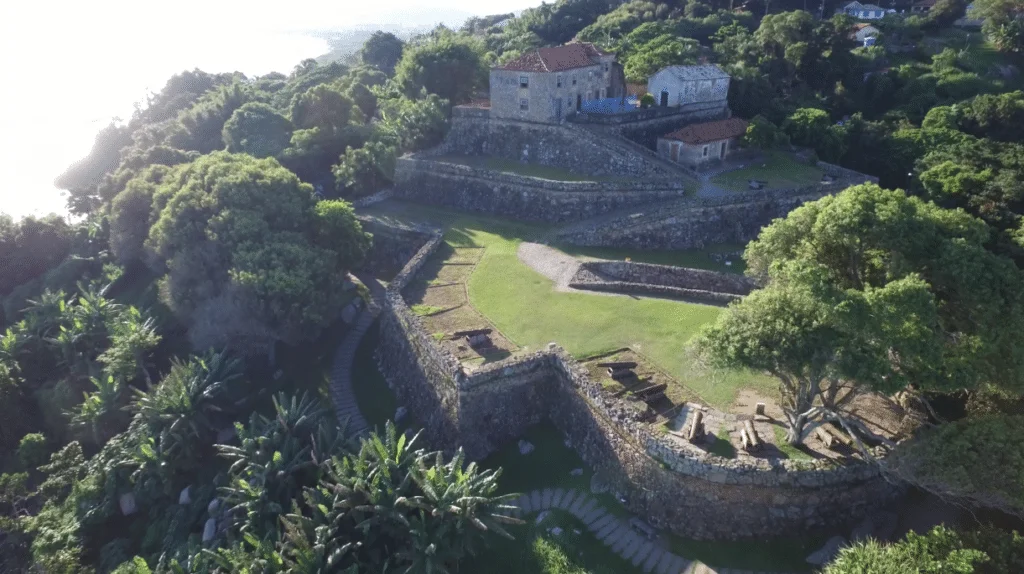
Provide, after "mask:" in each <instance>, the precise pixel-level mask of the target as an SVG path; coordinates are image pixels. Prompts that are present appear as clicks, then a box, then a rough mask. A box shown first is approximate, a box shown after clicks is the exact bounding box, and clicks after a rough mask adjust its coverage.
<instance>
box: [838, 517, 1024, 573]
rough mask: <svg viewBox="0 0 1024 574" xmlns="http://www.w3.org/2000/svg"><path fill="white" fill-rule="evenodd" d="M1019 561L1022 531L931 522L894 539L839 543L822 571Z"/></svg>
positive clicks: (1000, 567) (942, 569)
mask: <svg viewBox="0 0 1024 574" xmlns="http://www.w3.org/2000/svg"><path fill="white" fill-rule="evenodd" d="M1022 567H1024V537H1021V536H1020V535H1019V534H1018V533H1017V532H1005V531H1001V530H997V529H994V528H983V529H981V530H978V531H967V532H957V531H955V530H951V529H949V528H946V527H943V526H936V527H935V528H933V529H932V530H931V531H929V532H928V533H927V534H924V535H920V534H915V533H914V532H910V533H909V534H907V537H906V538H905V539H903V540H901V541H899V542H897V543H895V544H890V545H883V544H880V543H878V542H876V541H874V540H868V541H866V542H860V543H857V544H855V545H853V546H848V547H846V548H843V549H842V550H840V551H839V556H838V557H837V558H836V560H835V562H833V563H831V564H829V565H828V566H827V567H826V568H825V570H824V572H823V574H860V573H862V572H871V573H878V574H899V573H901V572H915V573H919V574H947V573H948V574H1002V573H1004V572H1018V571H1020V569H1021V568H1022Z"/></svg>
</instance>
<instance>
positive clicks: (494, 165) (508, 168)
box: [431, 155, 632, 182]
mask: <svg viewBox="0 0 1024 574" xmlns="http://www.w3.org/2000/svg"><path fill="white" fill-rule="evenodd" d="M431 159H435V160H437V161H443V162H447V163H455V164H459V165H465V166H469V167H475V168H477V169H488V170H492V171H501V172H505V173H512V174H515V175H524V176H527V177H536V178H540V179H549V180H552V181H620V182H621V181H631V179H632V178H629V177H625V176H605V175H587V174H585V173H580V172H576V171H572V170H568V169H564V168H561V167H551V166H547V165H538V164H534V163H523V162H519V161H515V160H511V159H504V158H500V157H483V156H469V155H444V156H438V157H435V158H431Z"/></svg>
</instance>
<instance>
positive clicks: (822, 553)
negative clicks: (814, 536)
mask: <svg viewBox="0 0 1024 574" xmlns="http://www.w3.org/2000/svg"><path fill="white" fill-rule="evenodd" d="M845 545H846V539H845V538H843V537H842V536H833V537H832V538H829V539H828V542H826V543H825V545H824V546H822V547H821V548H819V549H817V550H815V551H814V552H811V554H810V555H809V556H808V557H807V563H808V564H813V565H815V566H824V565H825V564H828V563H829V562H831V561H832V559H833V558H835V557H836V554H839V549H840V548H842V547H843V546H845Z"/></svg>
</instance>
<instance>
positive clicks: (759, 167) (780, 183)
mask: <svg viewBox="0 0 1024 574" xmlns="http://www.w3.org/2000/svg"><path fill="white" fill-rule="evenodd" d="M821 176H822V171H821V170H820V169H818V168H817V167H814V166H812V165H810V164H807V163H803V162H800V161H797V160H796V159H795V158H794V157H793V156H792V155H790V154H787V153H784V152H768V153H766V154H765V158H764V159H763V160H760V161H757V162H755V163H754V164H753V165H751V166H749V167H745V168H743V169H738V170H736V171H730V172H728V173H723V174H722V175H719V176H716V177H713V178H711V183H713V184H715V185H718V186H720V187H724V188H726V189H731V190H733V191H747V190H749V189H750V187H749V185H748V182H749V180H751V179H756V180H759V181H767V182H768V184H767V185H766V186H765V189H786V188H791V187H803V186H805V185H812V184H815V183H818V182H820V181H821Z"/></svg>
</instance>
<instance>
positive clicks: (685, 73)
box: [657, 64, 729, 81]
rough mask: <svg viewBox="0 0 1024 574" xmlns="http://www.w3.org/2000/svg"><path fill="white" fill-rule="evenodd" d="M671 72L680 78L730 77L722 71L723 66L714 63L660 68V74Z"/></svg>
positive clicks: (715, 78)
mask: <svg viewBox="0 0 1024 574" xmlns="http://www.w3.org/2000/svg"><path fill="white" fill-rule="evenodd" d="M666 71H667V72H669V73H671V74H672V75H674V76H676V77H677V78H679V79H680V80H684V81H685V80H718V79H723V78H728V77H729V74H726V73H725V72H723V71H722V68H719V67H718V66H716V65H714V64H701V65H699V66H668V67H666V68H662V69H660V70H658V72H657V73H658V74H660V73H662V72H666Z"/></svg>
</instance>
